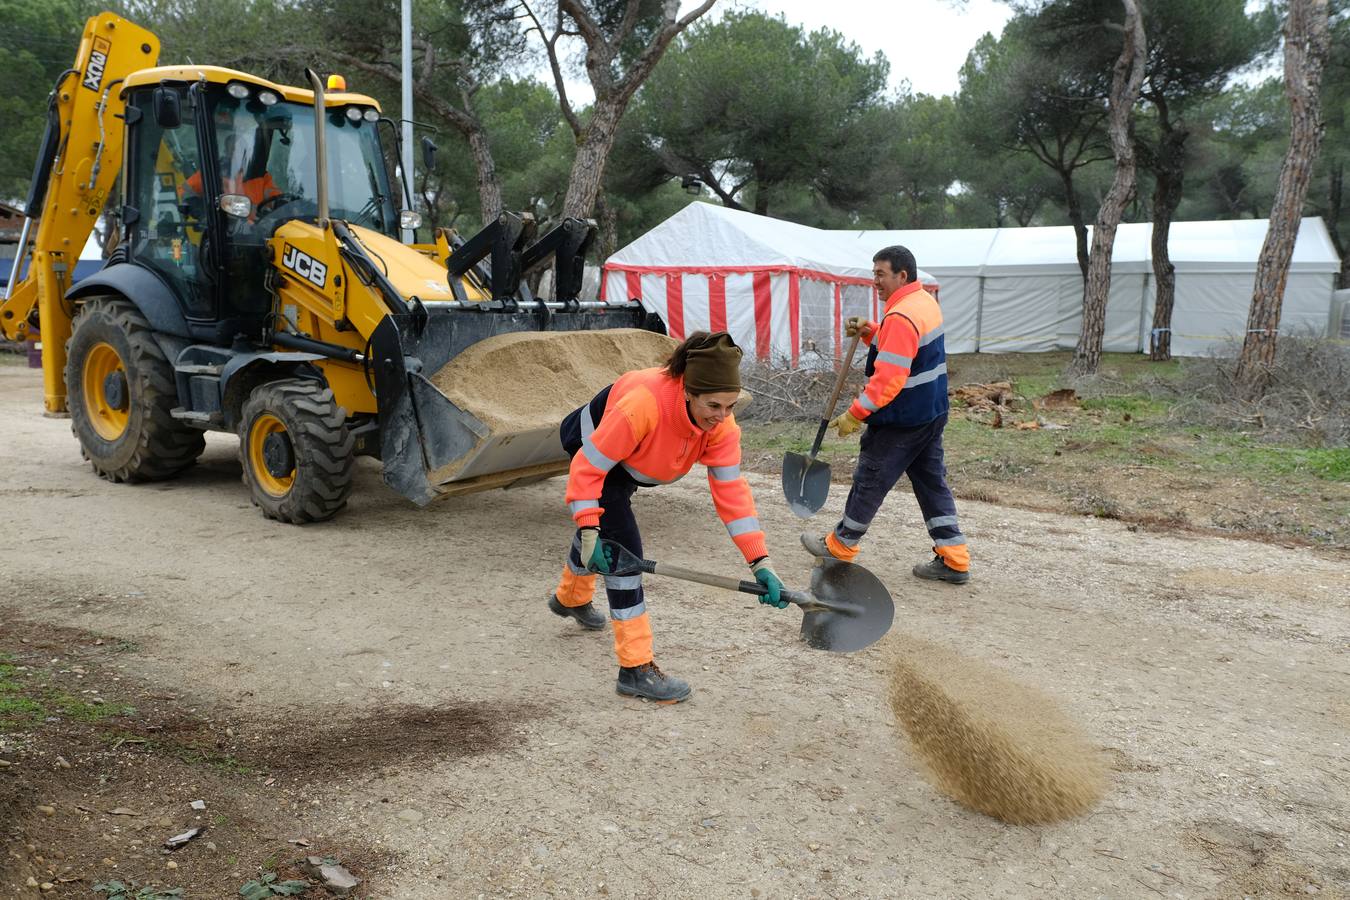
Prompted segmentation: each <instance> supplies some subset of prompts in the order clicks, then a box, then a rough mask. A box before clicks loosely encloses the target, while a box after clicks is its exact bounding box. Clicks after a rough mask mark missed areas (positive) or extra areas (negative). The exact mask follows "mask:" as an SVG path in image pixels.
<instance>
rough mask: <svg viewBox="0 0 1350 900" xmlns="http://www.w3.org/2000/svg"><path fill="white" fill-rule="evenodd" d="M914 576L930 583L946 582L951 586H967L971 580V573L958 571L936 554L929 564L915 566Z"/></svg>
mask: <svg viewBox="0 0 1350 900" xmlns="http://www.w3.org/2000/svg"><path fill="white" fill-rule="evenodd" d="M914 574H915V576H916V577H918V578H925V579H927V580H929V581H945V582H947V583H949V584H965V583H966V582H967V581H969V580H970V573H969V572H958V571H956V570H955V569H953V568H952V567H951V566H949V565H947V563H946V562H944V561H943V559H942V557H941V556H938V555H937V554H936V553H934V554H933V558H932V559H930V560H929V561H928V562H926V563H920V564H919V565H917V566H915V567H914Z"/></svg>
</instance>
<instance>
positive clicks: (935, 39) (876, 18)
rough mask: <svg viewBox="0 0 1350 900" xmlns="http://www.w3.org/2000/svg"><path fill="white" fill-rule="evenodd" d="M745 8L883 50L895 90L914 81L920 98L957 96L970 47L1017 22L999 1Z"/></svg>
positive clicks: (783, 3) (839, 0)
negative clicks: (981, 38)
mask: <svg viewBox="0 0 1350 900" xmlns="http://www.w3.org/2000/svg"><path fill="white" fill-rule="evenodd" d="M684 5H685V6H686V7H687V5H688V4H687V3H686V4H684ZM729 5H730V4H728V6H729ZM745 5H747V6H750V7H753V8H755V9H759V10H763V11H764V12H766V13H769V14H770V15H773V14H776V13H782V15H783V18H784V19H786V20H787V21H788V22H789V23H791V24H793V25H800V26H802V27H803V28H805V29H806V30H807V31H816V30H817V29H820V28H832V29H834V30H835V31H838V32H839V33H840V34H842V35H843V36H844V37H845V38H847V39H848V40H850V41H852V42H854V43H855V44H857V45H858V46H859V47H861V48H862V49H863V53H864V54H865V55H867V56H871V55H872V54H873V53H875V52H876V51H878V50H880V51H881V52H882V53H884V54H885V55H886V57H887V58H888V59H889V60H890V63H891V87H892V88H899V86H900V85H901V83H902V82H904V81H908V82H909V84H910V88H911V89H912V90H913V91H914V93H916V94H934V95H937V96H941V95H943V94H955V93H956V91H957V90H958V88H959V87H960V83H959V80H958V74H959V73H960V71H961V66H962V65H963V64H964V63H965V61H966V54H967V53H969V52H970V48H971V47H974V46H975V42H976V41H977V40H979V39H980V36H981V35H982V34H984V33H985V32H986V31H992V32H993V33H994V36H995V37H997V36H998V35H999V34H1000V33H1001V32H1002V31H1003V25H1004V23H1006V22H1007V21H1008V19H1010V18H1011V17H1012V11H1011V10H1009V9H1008V7H1007V6H1006V5H1005V4H1003V3H999V2H996V0H966V2H957V0H905V2H901V3H897V2H894V0H891V2H884V0H826V2H821V0H774V2H765V0H750V2H747V3H745ZM722 6H723V4H722V3H718V5H717V6H714V7H713V9H712V12H711V13H709V15H712V16H717V15H719V14H720V12H719V11H720V8H721V7H722Z"/></svg>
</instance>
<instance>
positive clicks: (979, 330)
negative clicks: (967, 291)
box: [975, 275, 984, 353]
mask: <svg viewBox="0 0 1350 900" xmlns="http://www.w3.org/2000/svg"><path fill="white" fill-rule="evenodd" d="M983 336H984V276H983V275H981V276H980V293H979V297H978V298H977V299H976V301H975V352H976V353H979V352H980V339H981V338H982V337H983Z"/></svg>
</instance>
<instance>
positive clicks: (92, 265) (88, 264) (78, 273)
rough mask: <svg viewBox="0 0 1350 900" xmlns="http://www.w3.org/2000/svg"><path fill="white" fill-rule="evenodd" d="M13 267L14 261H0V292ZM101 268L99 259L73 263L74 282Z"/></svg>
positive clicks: (7, 280)
mask: <svg viewBox="0 0 1350 900" xmlns="http://www.w3.org/2000/svg"><path fill="white" fill-rule="evenodd" d="M13 267H14V260H12V259H0V291H2V290H3V289H4V286H5V285H7V284H9V270H10V269H11V268H13ZM101 268H103V260H101V259H81V260H79V261H77V262H76V263H75V279H74V280H75V281H79V280H80V279H81V278H88V277H89V276H90V275H93V274H94V273H95V272H97V271H98V270H99V269H101ZM72 283H74V282H72Z"/></svg>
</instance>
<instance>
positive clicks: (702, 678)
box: [0, 364, 1350, 898]
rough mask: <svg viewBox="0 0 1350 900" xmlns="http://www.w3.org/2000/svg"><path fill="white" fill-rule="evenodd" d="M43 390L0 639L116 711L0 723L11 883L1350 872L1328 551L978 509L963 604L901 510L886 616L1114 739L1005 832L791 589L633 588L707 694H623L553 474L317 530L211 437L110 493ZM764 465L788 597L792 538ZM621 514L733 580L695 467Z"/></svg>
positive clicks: (372, 469)
mask: <svg viewBox="0 0 1350 900" xmlns="http://www.w3.org/2000/svg"><path fill="white" fill-rule="evenodd" d="M40 411H41V390H40V379H39V378H38V375H37V373H36V372H33V371H30V370H28V369H24V368H21V367H19V366H15V365H12V364H10V365H3V366H0V423H2V424H0V435H3V438H2V439H0V461H2V462H3V467H2V471H3V474H0V523H3V526H2V527H3V531H4V534H5V537H4V540H3V547H4V553H3V555H0V578H2V579H3V583H4V585H5V586H6V588H7V589H6V590H5V592H4V593H3V594H0V652H4V653H7V654H9V657H10V659H11V661H13V662H16V663H21V664H23V665H25V666H28V667H29V668H30V671H32V672H38V671H41V673H42V674H41V677H43V678H48V679H51V681H52V683H53V685H54V686H55V687H60V688H61V689H63V690H66V691H67V692H75V693H77V694H79V693H80V692H82V691H97V692H102V693H101V695H100V696H101V697H102V698H105V702H114V703H126V704H127V705H128V706H132V707H135V710H136V711H135V712H134V713H119V714H118V715H116V716H112V717H109V718H103V719H100V720H99V721H98V722H96V723H93V724H88V725H80V726H79V727H76V726H75V725H73V724H70V723H66V722H64V721H63V720H60V717H56V718H57V719H58V721H56V722H53V723H49V724H51V725H52V727H51V728H49V729H47V730H46V731H45V732H44V730H43V729H42V728H38V729H37V730H36V731H35V733H33V734H30V735H27V736H25V735H24V734H23V733H12V732H11V733H8V734H7V733H4V732H0V763H8V765H0V841H3V842H4V843H3V844H0V896H8V895H9V894H8V893H6V892H10V893H13V894H14V895H17V896H29V895H37V894H38V893H39V891H40V890H41V889H40V888H27V887H25V886H24V885H25V883H26V879H27V878H29V877H34V878H35V880H37V881H49V880H50V879H56V878H57V877H58V876H63V877H65V878H67V879H72V880H68V881H54V880H52V881H50V883H52V884H54V885H55V886H54V887H53V889H52V890H51V891H50V892H49V893H48V895H50V896H92V895H91V893H90V890H91V887H92V885H93V883H94V882H98V881H106V880H107V879H109V878H113V877H123V878H126V877H129V878H133V879H134V880H135V881H136V882H137V883H139V884H151V883H154V884H158V885H159V886H162V887H172V886H183V887H185V889H186V893H187V896H197V897H210V898H215V897H227V896H231V895H235V894H234V892H232V891H230V890H229V888H230V887H237V886H238V885H240V884H242V883H243V882H244V881H245V880H247V879H248V878H250V877H253V876H254V875H255V874H256V873H257V870H258V867H260V866H264V867H275V868H276V870H277V871H278V872H279V873H280V874H281V875H282V877H290V876H291V875H292V872H293V863H294V861H295V860H296V859H298V858H300V857H301V856H303V855H305V854H306V853H313V852H322V853H324V854H330V855H333V856H335V857H337V858H339V859H341V860H342V861H343V862H345V863H350V864H351V866H352V868H353V871H356V872H357V874H358V875H360V876H361V877H363V878H364V879H365V882H364V884H363V886H362V888H361V889H360V890H359V891H358V894H359V895H360V896H368V897H372V898H433V897H446V898H459V897H478V896H482V897H510V896H518V897H545V896H548V897H582V896H603V895H608V896H611V897H655V896H660V897H766V898H767V897H898V896H912V897H1019V896H1038V897H1039V896H1056V897H1074V898H1078V897H1091V896H1102V897H1152V896H1155V895H1157V896H1165V897H1243V896H1250V897H1262V896H1280V895H1286V894H1287V895H1299V896H1305V895H1320V896H1324V897H1326V896H1345V895H1347V894H1348V893H1350V854H1348V853H1347V850H1346V844H1347V842H1350V653H1347V650H1350V571H1348V570H1347V566H1346V564H1345V562H1344V560H1343V559H1339V558H1336V557H1333V556H1329V555H1319V552H1318V551H1315V550H1313V549H1309V548H1289V547H1280V546H1274V545H1270V544H1262V543H1256V542H1249V541H1240V540H1231V539H1224V538H1219V537H1208V536H1202V535H1195V534H1190V533H1185V534H1181V533H1179V534H1169V533H1166V532H1157V531H1149V530H1132V526H1130V525H1128V524H1126V523H1123V522H1119V521H1113V520H1107V519H1100V518H1088V517H1073V516H1065V515H1056V514H1050V513H1043V512H1028V511H1023V510H1014V509H1009V508H1004V507H1000V506H997V505H992V504H985V503H978V502H971V501H967V502H964V503H962V505H961V515H962V522H963V527H964V529H965V531H966V532H967V534H968V535H969V537H970V539H971V543H972V550H973V554H974V558H975V564H974V565H975V570H974V571H975V578H974V579H973V580H972V582H971V583H970V584H969V585H967V586H965V587H963V588H955V587H952V586H949V585H942V584H930V583H926V582H919V581H917V580H915V579H914V578H912V577H911V576H910V574H909V568H910V566H911V565H912V564H913V563H914V562H916V561H918V560H921V559H922V558H924V556H925V554H926V553H927V547H926V545H925V541H924V535H923V531H922V527H921V524H920V521H919V516H918V512H917V509H916V508H915V506H914V503H913V500H912V498H911V497H909V496H906V495H905V494H903V493H901V494H897V495H896V496H895V497H894V498H893V499H892V501H891V502H889V503H888V505H887V506H886V507H885V508H884V509H883V510H882V513H881V515H880V517H879V519H878V522H877V524H876V526H875V527H874V529H873V534H872V535H871V536H870V537H869V540H868V543H867V545H866V548H865V552H864V556H863V558H862V560H861V561H862V562H863V563H864V564H866V565H868V566H869V567H871V568H872V569H873V570H874V571H875V572H876V573H877V574H878V575H879V576H881V578H882V579H883V580H884V581H885V582H886V583H887V585H888V586H889V587H890V589H891V591H892V592H893V594H894V596H895V600H896V604H897V615H896V625H895V629H894V633H895V634H900V633H903V634H907V635H912V636H915V637H919V638H923V639H926V640H930V641H935V642H938V643H941V644H945V645H947V646H950V647H953V648H955V649H957V650H959V651H960V652H962V653H964V654H967V655H969V656H971V657H974V658H978V659H980V660H983V661H985V662H988V663H991V664H994V665H996V666H999V667H1001V668H1002V669H1003V670H1004V671H1006V672H1007V673H1008V674H1010V675H1011V676H1013V677H1015V678H1016V679H1018V680H1020V681H1022V682H1024V683H1026V684H1028V685H1030V686H1032V687H1035V688H1038V689H1040V690H1042V691H1045V692H1047V693H1049V694H1050V695H1052V696H1053V697H1055V698H1057V699H1058V700H1059V701H1060V702H1061V703H1062V704H1063V707H1064V709H1065V711H1066V712H1067V713H1068V714H1069V715H1070V716H1072V717H1073V718H1075V719H1076V720H1077V721H1079V722H1080V723H1081V724H1082V725H1083V727H1084V728H1085V729H1086V731H1087V732H1088V734H1089V735H1090V736H1091V737H1092V739H1093V740H1094V741H1095V742H1096V743H1097V744H1098V745H1099V746H1100V747H1101V748H1103V751H1104V752H1105V753H1106V754H1108V756H1109V758H1110V759H1111V761H1112V767H1113V771H1112V776H1111V778H1112V780H1111V784H1110V787H1109V789H1108V792H1107V794H1106V797H1105V800H1104V801H1103V802H1102V804H1101V805H1100V806H1098V807H1097V808H1096V809H1095V810H1093V811H1092V812H1090V813H1088V814H1087V815H1085V816H1083V817H1081V818H1078V819H1075V820H1072V821H1068V822H1063V823H1060V824H1057V825H1052V826H1041V827H1013V826H1008V825H1004V824H1002V823H999V822H997V821H994V820H992V819H988V818H986V817H983V816H981V815H979V814H976V813H972V812H969V811H967V810H965V809H964V808H962V807H959V806H957V805H955V804H954V803H952V802H951V801H949V800H947V799H945V798H944V797H943V796H942V795H940V794H938V793H937V792H936V791H935V790H934V789H933V788H932V787H931V786H930V784H929V782H928V781H926V780H925V778H924V777H923V776H922V774H921V773H920V771H919V770H918V767H917V761H916V759H915V757H914V756H913V754H912V752H911V751H910V749H909V747H908V746H907V745H906V743H905V739H904V737H903V736H902V735H901V734H900V732H899V731H898V729H897V727H896V725H895V723H894V721H893V720H892V716H891V712H890V710H889V708H888V706H887V704H886V702H885V696H886V684H887V676H888V673H889V659H890V654H891V653H893V652H894V643H895V642H894V641H883V642H882V643H880V644H878V645H877V646H875V647H873V648H870V649H869V650H867V651H864V652H861V653H857V654H851V655H830V654H826V653H822V652H819V651H812V650H809V649H807V648H806V647H805V646H804V645H803V644H801V643H800V642H799V641H798V640H797V639H796V637H797V635H796V629H797V623H798V621H799V619H800V616H799V615H798V614H797V613H796V612H795V611H794V610H791V609H789V610H784V611H778V610H773V609H770V608H767V607H761V606H759V605H758V604H757V603H755V602H754V601H753V600H751V599H750V598H745V597H741V596H739V595H733V594H727V593H722V592H718V591H716V590H714V589H711V588H702V587H699V586H695V585H689V584H686V583H683V582H673V581H661V580H658V579H654V578H652V579H648V601H649V606H650V607H651V609H652V615H653V621H654V628H655V631H656V635H657V658H658V661H659V662H660V663H661V665H662V666H663V667H664V668H666V669H668V670H669V671H671V672H674V673H676V674H679V675H682V676H684V677H687V678H688V679H689V680H690V681H691V682H692V683H693V686H694V695H693V699H692V700H691V701H690V702H688V703H685V704H681V705H678V706H673V707H662V706H655V705H648V704H643V703H641V702H637V701H627V700H623V699H621V698H619V697H617V696H616V695H615V694H614V688H613V680H614V675H615V668H614V665H615V664H614V662H613V656H612V651H611V649H610V646H609V640H608V636H607V634H606V635H596V634H590V633H583V632H581V631H580V630H579V629H578V628H576V627H575V626H574V625H572V624H571V623H568V622H563V621H562V620H559V619H557V618H556V617H554V616H552V615H550V614H549V612H548V611H547V609H546V608H545V605H544V600H545V598H546V597H547V595H548V593H549V591H550V589H551V588H552V586H553V584H554V583H555V579H556V577H557V570H558V567H559V564H560V561H561V553H562V550H563V548H564V546H565V545H566V542H567V540H568V537H569V521H568V519H567V516H566V512H565V510H564V507H563V505H562V500H561V493H562V484H561V482H560V481H557V480H555V481H551V482H544V483H541V484H535V485H532V486H529V487H527V488H523V489H520V490H518V491H511V492H502V491H494V492H489V493H482V494H476V495H472V496H469V497H463V498H457V499H453V500H449V501H446V502H443V503H440V504H438V505H434V506H432V507H431V508H428V509H425V510H418V509H416V508H414V507H412V506H411V505H410V504H409V503H407V502H406V501H404V500H403V499H401V498H399V497H397V496H396V495H394V494H393V493H392V492H391V491H389V490H387V489H385V488H384V487H383V486H382V484H381V483H380V480H379V470H378V464H376V463H374V462H373V461H371V460H362V462H361V466H360V467H359V473H358V479H357V487H356V491H355V492H354V494H353V498H352V501H351V503H350V505H349V508H348V509H347V510H346V511H345V512H343V513H342V514H341V515H340V516H339V517H338V518H337V519H336V520H334V521H332V522H329V523H324V524H321V525H316V526H309V527H304V528H300V527H294V526H288V525H281V524H278V523H275V522H269V521H267V520H265V519H264V518H263V517H262V516H261V515H260V514H259V513H258V512H257V511H256V510H255V509H253V508H252V507H251V506H250V504H249V502H248V497H247V494H246V491H245V488H244V487H243V485H241V484H240V482H239V466H238V463H237V461H236V458H235V446H234V441H232V440H230V439H229V438H228V437H227V436H223V435H211V436H209V437H208V444H207V450H206V454H205V456H204V457H203V458H202V460H201V463H200V464H199V465H198V466H196V467H195V468H194V469H193V470H191V471H190V472H188V473H187V474H186V475H185V476H184V477H182V478H180V479H178V480H177V481H174V482H171V483H166V484H157V485H141V486H127V485H113V484H108V483H106V482H103V481H100V480H98V479H97V478H95V477H94V475H93V474H92V473H91V472H90V470H89V468H88V466H87V465H86V464H83V463H82V462H81V460H80V457H79V450H78V447H77V445H76V443H75V441H74V438H73V437H72V436H71V434H70V429H69V423H68V421H64V420H58V419H48V418H43V417H42V415H41V412H40ZM1104 477H1105V476H1104ZM753 484H754V486H755V489H756V496H757V499H758V501H759V507H760V515H761V519H762V521H763V522H764V525H765V527H766V530H767V532H768V537H769V545H770V548H771V549H772V550H773V551H774V555H775V560H776V562H777V567H778V569H779V571H780V573H781V574H782V575H783V576H784V578H785V580H787V581H788V582H790V583H794V584H805V583H806V581H807V577H806V576H807V571H808V564H809V560H808V559H807V557H806V556H805V555H804V554H803V553H801V552H800V551H799V550H798V549H797V546H796V535H797V533H798V531H800V530H801V528H802V523H801V522H800V521H799V520H797V519H795V518H794V517H793V516H792V515H791V513H790V512H789V511H788V510H787V508H786V505H785V504H784V503H783V502H782V498H781V488H780V487H779V485H778V483H777V481H776V480H775V479H773V478H771V477H766V476H760V475H756V476H754V477H753ZM843 496H844V491H843V490H842V489H841V488H840V486H838V485H836V487H835V489H834V491H833V492H832V494H831V498H830V502H829V505H828V506H827V507H826V509H825V510H824V511H823V512H822V513H821V514H820V515H818V516H817V517H816V519H814V520H813V521H812V522H811V523H810V526H809V527H811V528H820V529H824V528H826V527H828V526H829V525H830V524H831V523H832V521H833V519H832V517H833V516H835V515H837V514H838V512H839V509H840V506H841V504H842V500H843ZM638 514H639V519H640V521H641V522H642V524H643V527H644V535H645V538H646V544H647V546H646V550H647V555H648V556H650V557H653V558H657V559H660V560H663V561H669V562H673V563H678V564H684V565H688V566H692V567H700V568H705V569H711V570H715V571H718V572H721V573H726V574H742V566H741V564H740V562H739V558H738V556H737V554H736V551H735V549H734V547H733V546H732V544H731V542H730V541H729V540H728V539H727V537H726V534H725V531H724V530H723V529H722V528H721V526H720V523H718V522H717V520H716V518H715V516H714V514H713V512H712V508H711V502H710V500H709V499H708V496H707V488H706V486H705V482H704V479H703V478H702V477H701V476H699V477H690V478H688V479H685V481H682V482H680V483H679V484H677V485H674V486H671V487H668V488H662V489H658V490H656V491H651V492H644V493H643V494H642V495H640V497H639V501H638ZM77 670H78V671H77ZM33 677H38V676H37V675H34V676H33ZM80 684H88V685H89V686H88V687H84V688H81V687H79V685H80ZM55 687H54V688H53V689H55ZM114 728H116V729H120V731H113V730H112V729H114ZM81 729H83V730H81ZM114 734H119V735H120V738H121V740H120V742H119V739H118V738H114V737H112V736H113V735H114ZM63 742H69V744H70V746H71V747H72V748H73V749H71V751H70V753H69V754H68V755H63V759H64V760H65V762H67V763H68V764H69V765H70V768H69V769H67V768H65V767H63V766H61V765H60V763H59V762H57V761H56V760H55V755H56V754H60V753H61V748H62V746H63ZM193 799H203V800H205V801H206V805H207V812H206V813H204V814H203V815H205V816H206V817H207V818H205V819H201V818H200V816H199V815H198V814H197V813H195V812H194V811H193V810H192V809H191V808H190V807H189V806H188V803H189V802H190V801H191V800H193ZM40 807H45V809H40ZM119 808H121V809H123V810H124V812H123V813H121V814H113V812H112V811H113V810H116V809H119ZM128 809H129V810H131V811H133V812H134V813H136V815H127V814H126V812H125V810H128ZM199 820H200V821H202V822H206V823H208V824H210V825H211V826H212V830H208V831H207V832H206V833H205V834H204V835H202V837H200V838H197V839H196V840H194V841H193V842H191V843H190V844H188V845H187V846H186V847H184V848H182V849H180V850H177V851H175V852H174V853H173V854H172V855H169V856H166V855H165V854H162V853H160V852H159V849H158V845H159V843H160V842H161V841H162V840H163V839H164V838H166V837H168V836H169V835H171V834H175V833H177V832H176V829H177V828H179V827H180V826H188V825H191V824H193V823H194V822H196V821H199ZM213 831H214V836H213ZM291 841H303V842H305V844H307V845H308V848H307V849H301V848H302V846H303V845H302V844H299V843H290V842H291ZM63 842H64V845H63ZM168 862H174V863H175V865H176V868H172V869H170V868H168V867H167V864H168ZM67 866H68V867H69V868H68V869H67V868H66V867H67ZM74 879H79V880H74ZM319 893H321V892H319V891H311V892H310V894H307V895H306V896H310V895H317V894H319Z"/></svg>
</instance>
